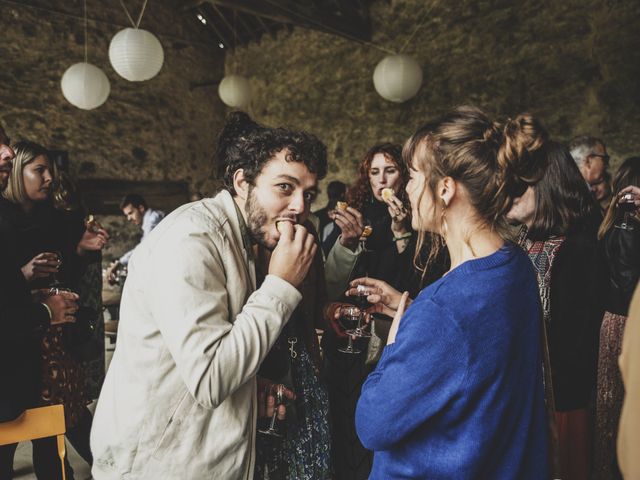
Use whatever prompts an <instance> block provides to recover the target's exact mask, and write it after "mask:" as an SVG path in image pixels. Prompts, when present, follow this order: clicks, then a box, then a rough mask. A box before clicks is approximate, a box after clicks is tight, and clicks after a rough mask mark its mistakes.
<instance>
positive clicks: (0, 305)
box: [0, 199, 50, 422]
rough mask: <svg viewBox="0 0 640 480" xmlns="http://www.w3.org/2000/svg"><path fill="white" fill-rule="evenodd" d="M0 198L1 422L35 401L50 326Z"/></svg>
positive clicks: (16, 236) (14, 415) (4, 201)
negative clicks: (42, 346)
mask: <svg viewBox="0 0 640 480" xmlns="http://www.w3.org/2000/svg"><path fill="white" fill-rule="evenodd" d="M7 204H9V202H7V201H6V200H4V199H0V389H1V390H2V394H1V395H0V422H4V421H8V420H11V419H14V418H16V417H18V416H19V415H20V414H21V413H22V412H23V411H24V409H25V408H29V407H31V406H34V405H35V402H36V399H37V396H38V392H39V388H40V383H39V379H40V375H41V372H40V338H41V335H42V334H43V333H44V331H45V328H46V327H48V326H49V321H50V320H49V313H48V312H47V309H46V308H45V307H44V306H43V305H41V304H39V303H34V302H32V300H31V294H30V288H29V286H28V285H27V282H26V280H25V279H24V277H23V276H22V272H21V271H20V267H21V264H20V263H19V261H18V259H19V254H18V245H19V235H18V232H17V230H16V229H15V226H14V225H13V224H12V223H11V222H8V221H7V217H6V216H5V215H3V211H5V209H6V207H12V205H10V204H9V205H7Z"/></svg>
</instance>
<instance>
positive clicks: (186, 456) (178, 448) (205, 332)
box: [91, 192, 301, 480]
mask: <svg viewBox="0 0 640 480" xmlns="http://www.w3.org/2000/svg"><path fill="white" fill-rule="evenodd" d="M254 290H255V269H254V264H253V261H252V259H251V255H250V251H248V250H245V248H244V245H243V237H242V235H241V224H240V220H239V218H238V215H237V212H236V207H235V204H234V201H233V199H232V197H231V195H229V193H228V192H222V193H220V194H218V195H217V196H216V197H214V198H212V199H206V200H202V201H200V202H196V203H192V204H189V205H185V206H183V207H181V208H179V209H178V210H176V211H175V212H173V213H172V214H171V215H169V216H168V217H167V218H165V219H164V220H163V221H162V222H161V223H160V225H158V226H157V227H156V228H155V229H154V230H153V232H151V234H150V235H149V236H148V238H147V239H145V242H144V243H143V244H141V245H140V246H139V248H138V249H136V252H135V254H134V255H133V258H132V259H131V262H130V264H129V275H128V278H127V281H126V284H125V288H124V292H123V295H122V303H121V310H120V325H119V327H118V340H117V344H116V349H115V354H114V357H113V360H112V362H111V365H110V367H109V371H108V372H107V377H106V380H105V383H104V387H103V389H102V392H101V394H100V398H99V400H98V405H97V410H96V414H95V418H94V422H93V429H92V432H91V449H92V451H93V455H94V465H93V471H92V474H93V477H94V478H95V479H96V480H103V479H149V480H157V479H162V480H172V479H180V480H185V479H189V480H195V479H243V480H244V479H247V480H249V479H252V478H253V465H254V443H255V423H256V410H257V406H256V381H255V375H256V372H257V370H258V367H259V365H260V363H261V362H262V360H263V358H264V357H265V355H266V354H267V352H268V351H269V349H270V348H271V346H272V345H273V343H274V342H275V340H276V339H277V338H278V335H279V334H280V331H281V329H282V327H283V326H284V324H285V323H286V322H287V321H288V319H289V317H290V315H291V313H292V312H293V310H294V309H295V308H296V306H297V305H298V303H299V302H300V300H301V295H300V293H299V292H298V290H297V289H296V288H294V287H293V286H292V285H290V284H289V283H287V282H286V281H284V280H282V279H280V278H278V277H275V276H273V275H268V276H267V277H266V279H265V281H264V283H263V284H262V286H261V287H260V289H258V290H256V291H255V292H254Z"/></svg>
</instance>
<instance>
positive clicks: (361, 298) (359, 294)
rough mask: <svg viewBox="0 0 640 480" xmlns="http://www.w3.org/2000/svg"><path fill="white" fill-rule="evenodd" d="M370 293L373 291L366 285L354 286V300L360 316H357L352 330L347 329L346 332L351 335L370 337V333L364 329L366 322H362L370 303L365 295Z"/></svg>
mask: <svg viewBox="0 0 640 480" xmlns="http://www.w3.org/2000/svg"><path fill="white" fill-rule="evenodd" d="M372 293H373V292H372V291H371V289H369V288H368V287H367V286H366V285H358V286H357V287H356V293H355V300H354V301H355V303H356V305H357V306H358V308H359V309H360V316H359V317H358V324H357V325H356V327H355V328H354V329H352V330H349V331H347V333H350V334H351V335H354V336H356V337H361V338H369V337H371V333H369V332H367V331H366V330H365V328H366V326H367V325H366V323H364V319H365V316H366V312H365V310H366V308H367V307H368V306H369V305H370V304H369V302H368V301H367V297H368V296H369V295H371V294H372Z"/></svg>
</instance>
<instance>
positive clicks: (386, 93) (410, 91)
mask: <svg viewBox="0 0 640 480" xmlns="http://www.w3.org/2000/svg"><path fill="white" fill-rule="evenodd" d="M421 85H422V68H420V65H419V64H418V62H416V61H415V60H414V59H413V58H411V57H409V56H408V55H389V56H387V57H385V58H383V59H382V60H381V61H380V63H378V65H376V69H375V71H374V72H373V86H374V87H375V88H376V91H377V92H378V93H379V94H380V96H381V97H382V98H384V99H386V100H389V101H391V102H396V103H402V102H406V101H407V100H409V99H410V98H411V97H413V96H414V95H415V94H416V93H418V90H420V86H421Z"/></svg>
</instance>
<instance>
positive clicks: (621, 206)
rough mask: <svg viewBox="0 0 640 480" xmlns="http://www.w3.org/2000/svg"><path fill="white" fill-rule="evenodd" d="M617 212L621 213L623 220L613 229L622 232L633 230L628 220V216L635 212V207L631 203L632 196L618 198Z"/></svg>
mask: <svg viewBox="0 0 640 480" xmlns="http://www.w3.org/2000/svg"><path fill="white" fill-rule="evenodd" d="M618 211H620V212H622V213H623V219H622V223H620V224H616V225H615V228H620V229H622V230H628V231H633V230H635V226H634V225H633V222H632V221H630V218H629V217H630V216H633V215H634V214H635V211H636V205H635V203H634V201H633V194H631V193H627V194H625V195H623V196H622V197H621V198H620V200H619V201H618Z"/></svg>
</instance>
